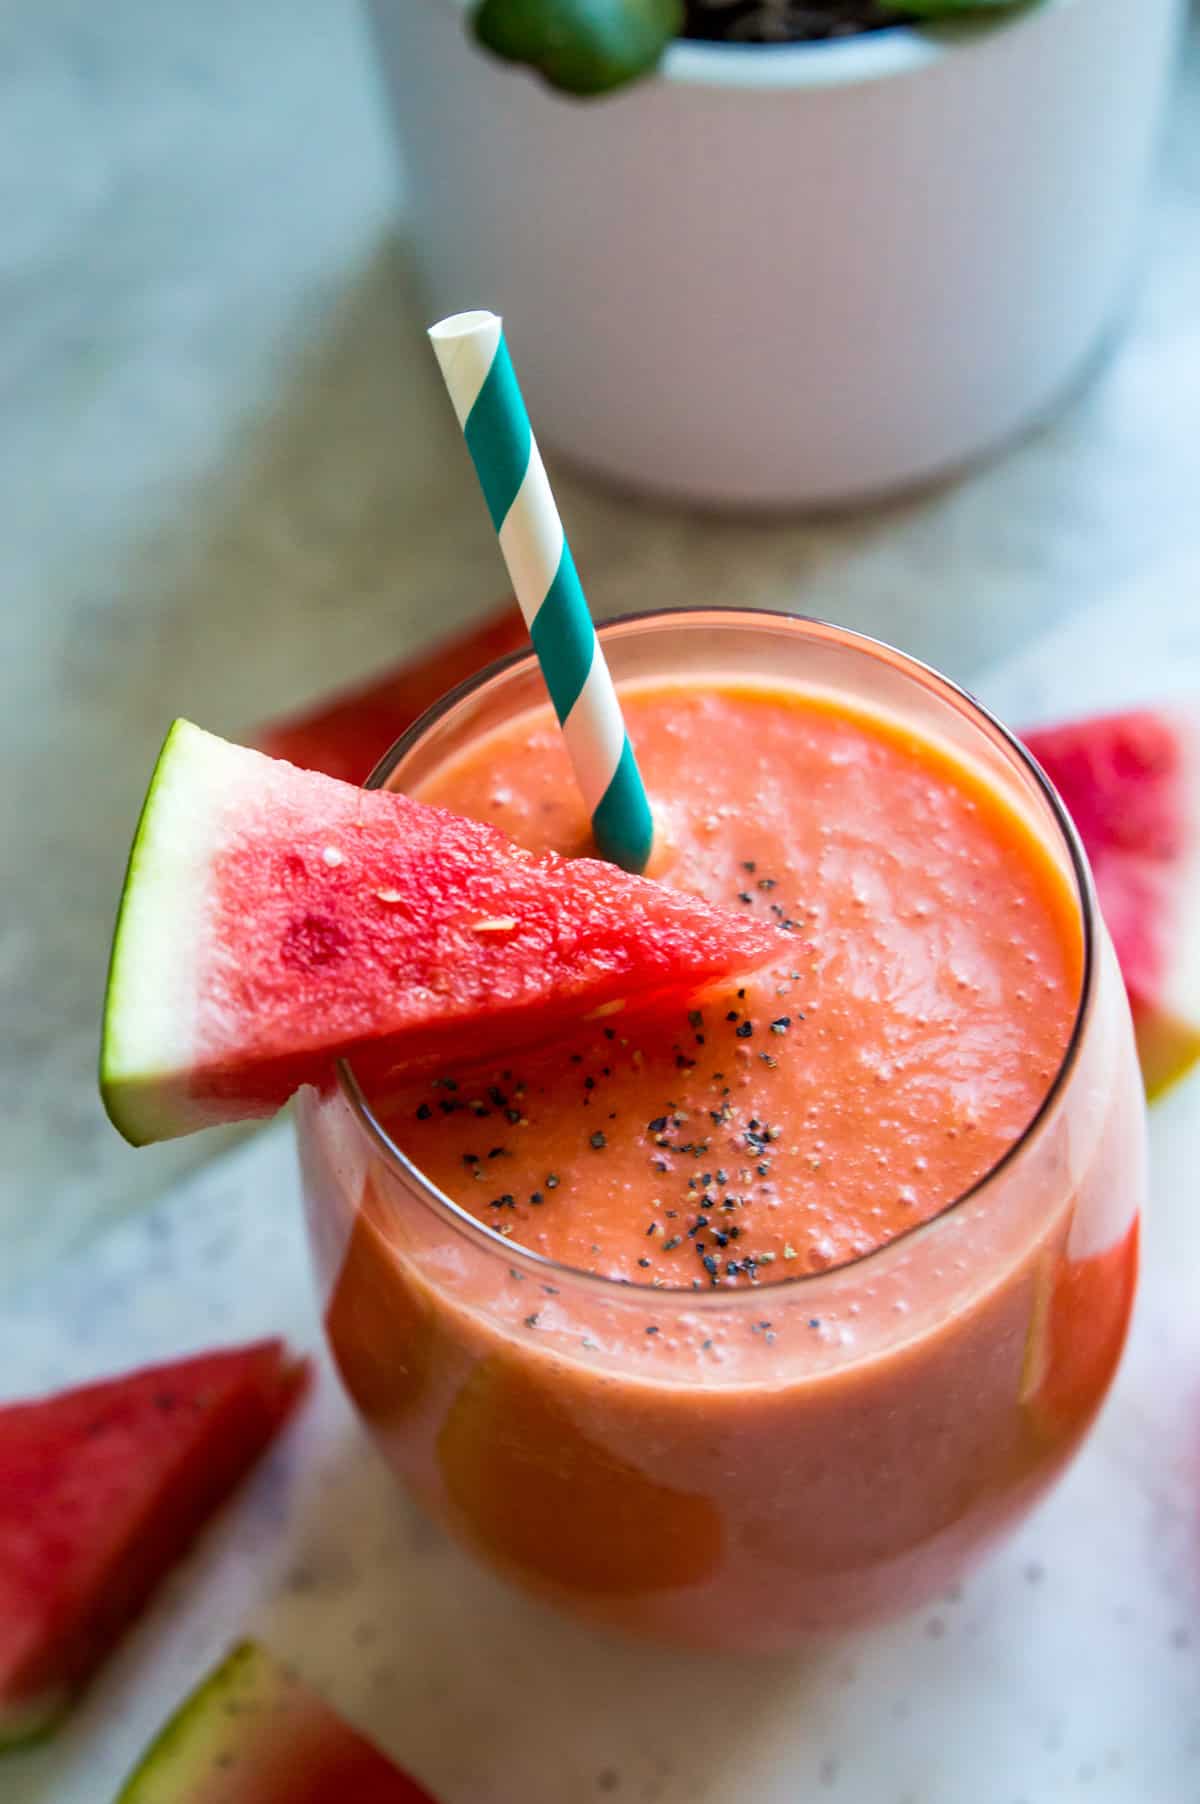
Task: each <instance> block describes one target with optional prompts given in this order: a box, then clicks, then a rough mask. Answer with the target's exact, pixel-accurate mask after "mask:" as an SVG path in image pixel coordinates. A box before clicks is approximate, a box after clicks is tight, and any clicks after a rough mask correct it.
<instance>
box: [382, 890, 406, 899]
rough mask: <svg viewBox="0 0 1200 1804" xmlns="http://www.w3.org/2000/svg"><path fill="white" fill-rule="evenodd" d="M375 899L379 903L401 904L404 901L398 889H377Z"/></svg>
mask: <svg viewBox="0 0 1200 1804" xmlns="http://www.w3.org/2000/svg"><path fill="white" fill-rule="evenodd" d="M375 898H376V900H377V901H379V902H403V900H404V897H403V896H402V895H401V894H400V891H399V890H398V889H377V890H376V891H375Z"/></svg>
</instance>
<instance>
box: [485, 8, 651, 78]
mask: <svg viewBox="0 0 1200 1804" xmlns="http://www.w3.org/2000/svg"><path fill="white" fill-rule="evenodd" d="M682 25H683V0H479V3H478V5H477V6H476V8H475V15H474V30H475V36H476V37H477V38H478V40H479V42H480V43H481V44H482V45H483V46H484V48H485V49H487V50H490V51H492V52H493V53H494V54H495V55H496V56H502V57H504V58H505V59H506V60H507V61H509V62H514V63H528V64H529V66H530V67H531V68H533V69H537V70H538V71H539V72H540V73H541V74H542V75H543V76H544V77H545V79H546V80H547V81H548V82H549V83H550V85H551V86H552V87H555V88H561V89H563V90H564V91H565V92H566V93H568V94H605V93H607V92H608V91H609V90H610V89H612V88H618V87H621V86H622V85H623V84H624V83H625V82H627V81H632V80H634V78H635V77H636V76H639V75H645V74H648V73H649V71H650V70H651V69H653V68H654V66H655V64H656V63H657V62H658V59H659V57H660V56H661V55H662V53H663V51H664V50H665V49H666V47H667V45H668V44H669V43H670V41H671V39H672V38H673V37H676V36H677V35H678V33H679V31H680V29H681V28H682Z"/></svg>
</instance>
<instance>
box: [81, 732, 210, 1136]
mask: <svg viewBox="0 0 1200 1804" xmlns="http://www.w3.org/2000/svg"><path fill="white" fill-rule="evenodd" d="M230 749H231V748H229V747H228V746H226V744H225V742H224V741H223V740H221V739H218V738H217V737H216V736H215V735H213V734H211V733H206V732H204V731H203V729H202V728H200V727H196V726H193V725H192V723H191V722H190V721H187V720H176V721H175V722H174V723H173V725H172V726H171V729H170V731H169V732H168V734H167V736H166V739H165V740H164V741H163V746H162V750H161V751H160V752H159V755H158V761H157V763H156V764H155V766H154V772H153V775H152V776H151V779H150V787H149V789H148V790H147V792H146V799H145V801H144V802H143V804H142V812H141V815H140V817H139V819H138V825H137V832H136V833H135V835H134V840H133V845H132V847H131V848H130V853H129V862H128V864H127V866H126V869H125V882H124V886H123V888H122V891H121V901H120V904H119V907H118V910H117V921H116V926H115V928H114V931H113V945H112V954H111V957H110V959H109V967H108V982H107V986H106V989H105V996H104V1024H103V1028H102V1030H101V1040H100V1094H101V1097H102V1099H103V1102H104V1107H105V1110H106V1111H107V1113H108V1118H109V1120H110V1121H111V1122H112V1124H113V1126H114V1127H115V1128H116V1129H117V1132H118V1133H120V1134H122V1135H123V1136H124V1137H125V1139H126V1140H128V1141H129V1142H130V1143H131V1144H132V1145H134V1146H146V1145H149V1144H150V1143H151V1142H152V1141H156V1140H167V1139H171V1138H173V1137H174V1136H176V1135H178V1134H183V1133H187V1132H189V1131H190V1130H191V1129H193V1128H195V1127H201V1126H204V1125H206V1124H207V1121H208V1116H207V1114H206V1113H205V1112H204V1111H203V1110H202V1109H199V1108H197V1106H196V1105H195V1104H193V1103H191V1102H190V1101H189V1097H188V1087H187V1071H188V1067H189V1063H190V1057H189V1046H188V1033H189V1030H190V1028H191V1010H192V1000H193V998H192V989H191V985H190V982H189V976H190V973H189V972H187V971H186V970H185V969H184V970H181V969H180V963H179V954H178V949H179V947H180V946H181V945H188V944H192V945H197V946H198V945H199V936H200V931H201V928H200V921H199V903H200V899H201V897H202V895H203V892H204V878H205V875H206V872H207V861H206V860H205V859H204V858H202V857H201V856H197V854H203V853H204V852H206V850H207V848H208V846H209V844H210V843H211V842H210V840H209V836H208V835H207V834H205V833H203V832H197V831H196V825H195V806H194V801H195V798H196V796H197V795H200V796H203V795H204V794H205V792H206V791H207V792H208V793H210V794H211V797H212V806H213V809H214V812H215V811H216V810H217V809H221V810H222V811H223V810H224V808H225V806H227V804H228V800H229V796H228V792H227V791H223V790H222V786H221V775H222V768H223V765H224V758H223V757H222V754H223V753H226V752H228V751H229V750H230ZM198 772H202V773H203V775H204V780H203V781H202V782H199V783H198V782H197V773H198ZM180 788H183V789H185V792H186V794H187V796H188V799H189V804H190V806H189V808H188V809H186V810H184V811H183V819H184V821H185V823H186V825H187V828H188V832H187V836H186V841H185V840H184V838H183V836H182V835H181V834H180V833H179V831H178V821H179V816H178V815H177V814H176V811H175V809H174V808H173V806H172V801H173V797H174V794H175V792H176V791H177V789H180ZM172 840H174V845H172ZM189 847H191V848H193V856H192V859H191V863H192V866H193V868H192V869H191V870H190V871H189V869H188V863H189V860H188V850H189ZM181 851H182V854H183V856H182V857H181V856H180V852H181ZM189 879H190V881H189ZM189 907H190V909H191V910H192V912H194V913H195V915H196V919H195V920H194V921H193V922H192V923H191V926H190V929H189V925H188V923H187V922H186V920H182V921H181V916H184V915H186V914H187V913H188V911H189ZM164 1023H166V1027H165V1031H164ZM148 1024H153V1029H154V1030H153V1031H150V1030H149V1026H148ZM172 1040H174V1042H175V1043H176V1058H175V1061H174V1065H175V1069H174V1070H170V1069H164V1068H163V1060H162V1049H163V1047H164V1046H165V1045H166V1046H169V1045H170V1044H171V1042H172ZM150 1049H153V1053H154V1056H153V1057H151V1056H150Z"/></svg>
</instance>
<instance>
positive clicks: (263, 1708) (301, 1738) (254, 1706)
mask: <svg viewBox="0 0 1200 1804" xmlns="http://www.w3.org/2000/svg"><path fill="white" fill-rule="evenodd" d="M117 1804H434V1801H433V1799H432V1798H431V1797H430V1795H429V1793H428V1792H427V1791H426V1790H425V1789H424V1788H423V1787H422V1786H420V1785H418V1784H417V1783H416V1781H415V1780H414V1779H410V1778H409V1777H408V1775H407V1774H406V1773H402V1772H401V1771H400V1769H399V1767H396V1766H393V1765H392V1763H391V1761H390V1760H388V1759H387V1758H386V1757H385V1756H384V1755H383V1754H381V1753H380V1751H379V1749H378V1748H376V1747H375V1746H374V1745H373V1744H372V1743H371V1742H369V1741H367V1740H366V1738H365V1737H364V1736H362V1735H360V1734H359V1733H358V1731H357V1730H355V1729H352V1728H351V1727H350V1726H349V1724H348V1723H345V1722H343V1721H342V1719H341V1717H339V1716H337V1715H335V1714H334V1712H333V1711H332V1710H331V1709H330V1708H329V1706H328V1704H326V1703H325V1702H324V1701H323V1700H322V1699H321V1698H319V1697H318V1696H317V1694H316V1693H315V1692H314V1691H310V1690H309V1688H308V1686H307V1685H304V1684H303V1683H302V1682H301V1681H300V1680H299V1679H297V1678H296V1677H295V1675H294V1674H293V1673H291V1672H290V1671H289V1670H288V1669H287V1668H286V1667H283V1666H281V1665H280V1664H279V1663H278V1661H276V1660H274V1659H272V1657H271V1655H270V1654H268V1653H267V1651H266V1649H265V1648H262V1647H260V1646H259V1645H258V1643H257V1642H254V1641H243V1642H242V1643H241V1644H240V1645H239V1646H238V1647H235V1648H234V1649H233V1652H232V1653H231V1654H229V1655H228V1656H227V1658H226V1659H225V1660H223V1661H222V1663H221V1665H220V1666H218V1667H217V1668H216V1670H215V1671H214V1672H212V1673H210V1674H209V1676H208V1678H207V1679H205V1680H204V1681H203V1683H202V1684H201V1685H200V1686H199V1687H198V1688H197V1690H195V1691H194V1692H193V1693H192V1695H191V1696H190V1697H189V1698H188V1699H186V1701H185V1702H184V1703H183V1704H182V1705H181V1706H180V1708H179V1709H178V1710H177V1711H176V1712H175V1715H174V1716H173V1717H172V1718H171V1720H170V1721H169V1722H168V1723H167V1725H166V1727H165V1728H164V1729H163V1730H162V1732H161V1733H160V1735H159V1736H158V1739H157V1740H156V1741H154V1742H152V1743H151V1745H150V1747H149V1748H148V1750H147V1751H146V1753H145V1755H144V1756H143V1758H142V1761H141V1763H140V1765H139V1766H138V1768H137V1770H136V1771H135V1772H134V1773H133V1775H132V1776H131V1777H130V1778H129V1779H128V1780H126V1782H125V1786H124V1789H123V1790H122V1792H121V1795H120V1797H119V1798H118V1799H117Z"/></svg>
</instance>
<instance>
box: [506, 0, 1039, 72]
mask: <svg viewBox="0 0 1200 1804" xmlns="http://www.w3.org/2000/svg"><path fill="white" fill-rule="evenodd" d="M1027 3H1028V0H474V6H473V11H472V15H471V16H472V25H473V29H474V33H475V36H476V38H477V39H478V41H479V42H480V43H481V44H482V45H483V46H484V47H485V48H486V49H488V50H490V51H492V52H493V53H494V54H495V55H497V56H500V57H503V58H504V59H505V60H506V61H509V62H515V63H525V64H528V65H529V67H531V68H533V69H536V70H537V71H538V72H539V73H540V74H541V75H542V76H543V77H544V79H545V80H546V81H547V82H548V83H549V84H550V86H551V87H554V88H559V89H561V90H563V91H564V92H566V93H568V94H576V95H589V94H605V93H608V92H610V91H611V90H612V89H613V88H619V87H623V86H624V85H625V83H626V82H630V81H633V80H635V79H636V78H637V77H638V76H639V75H646V74H649V72H650V71H651V70H652V69H653V68H654V67H655V65H656V64H657V63H658V60H659V58H660V57H661V55H662V53H663V51H664V50H665V49H666V47H667V45H668V44H669V43H670V42H671V40H672V39H673V38H677V37H681V36H690V37H701V38H716V39H718V40H740V41H742V42H746V41H750V42H759V43H764V42H765V43H780V42H795V41H797V40H804V39H809V38H818V37H832V36H839V37H841V36H848V35H852V34H855V33H858V32H862V31H875V30H879V29H881V28H883V27H885V26H887V25H894V24H899V23H902V22H904V21H909V22H912V21H915V20H944V19H949V18H952V17H954V16H960V17H961V16H964V15H969V14H980V13H984V12H997V11H1002V10H1015V9H1016V8H1017V7H1018V6H1020V5H1022V4H1027Z"/></svg>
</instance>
